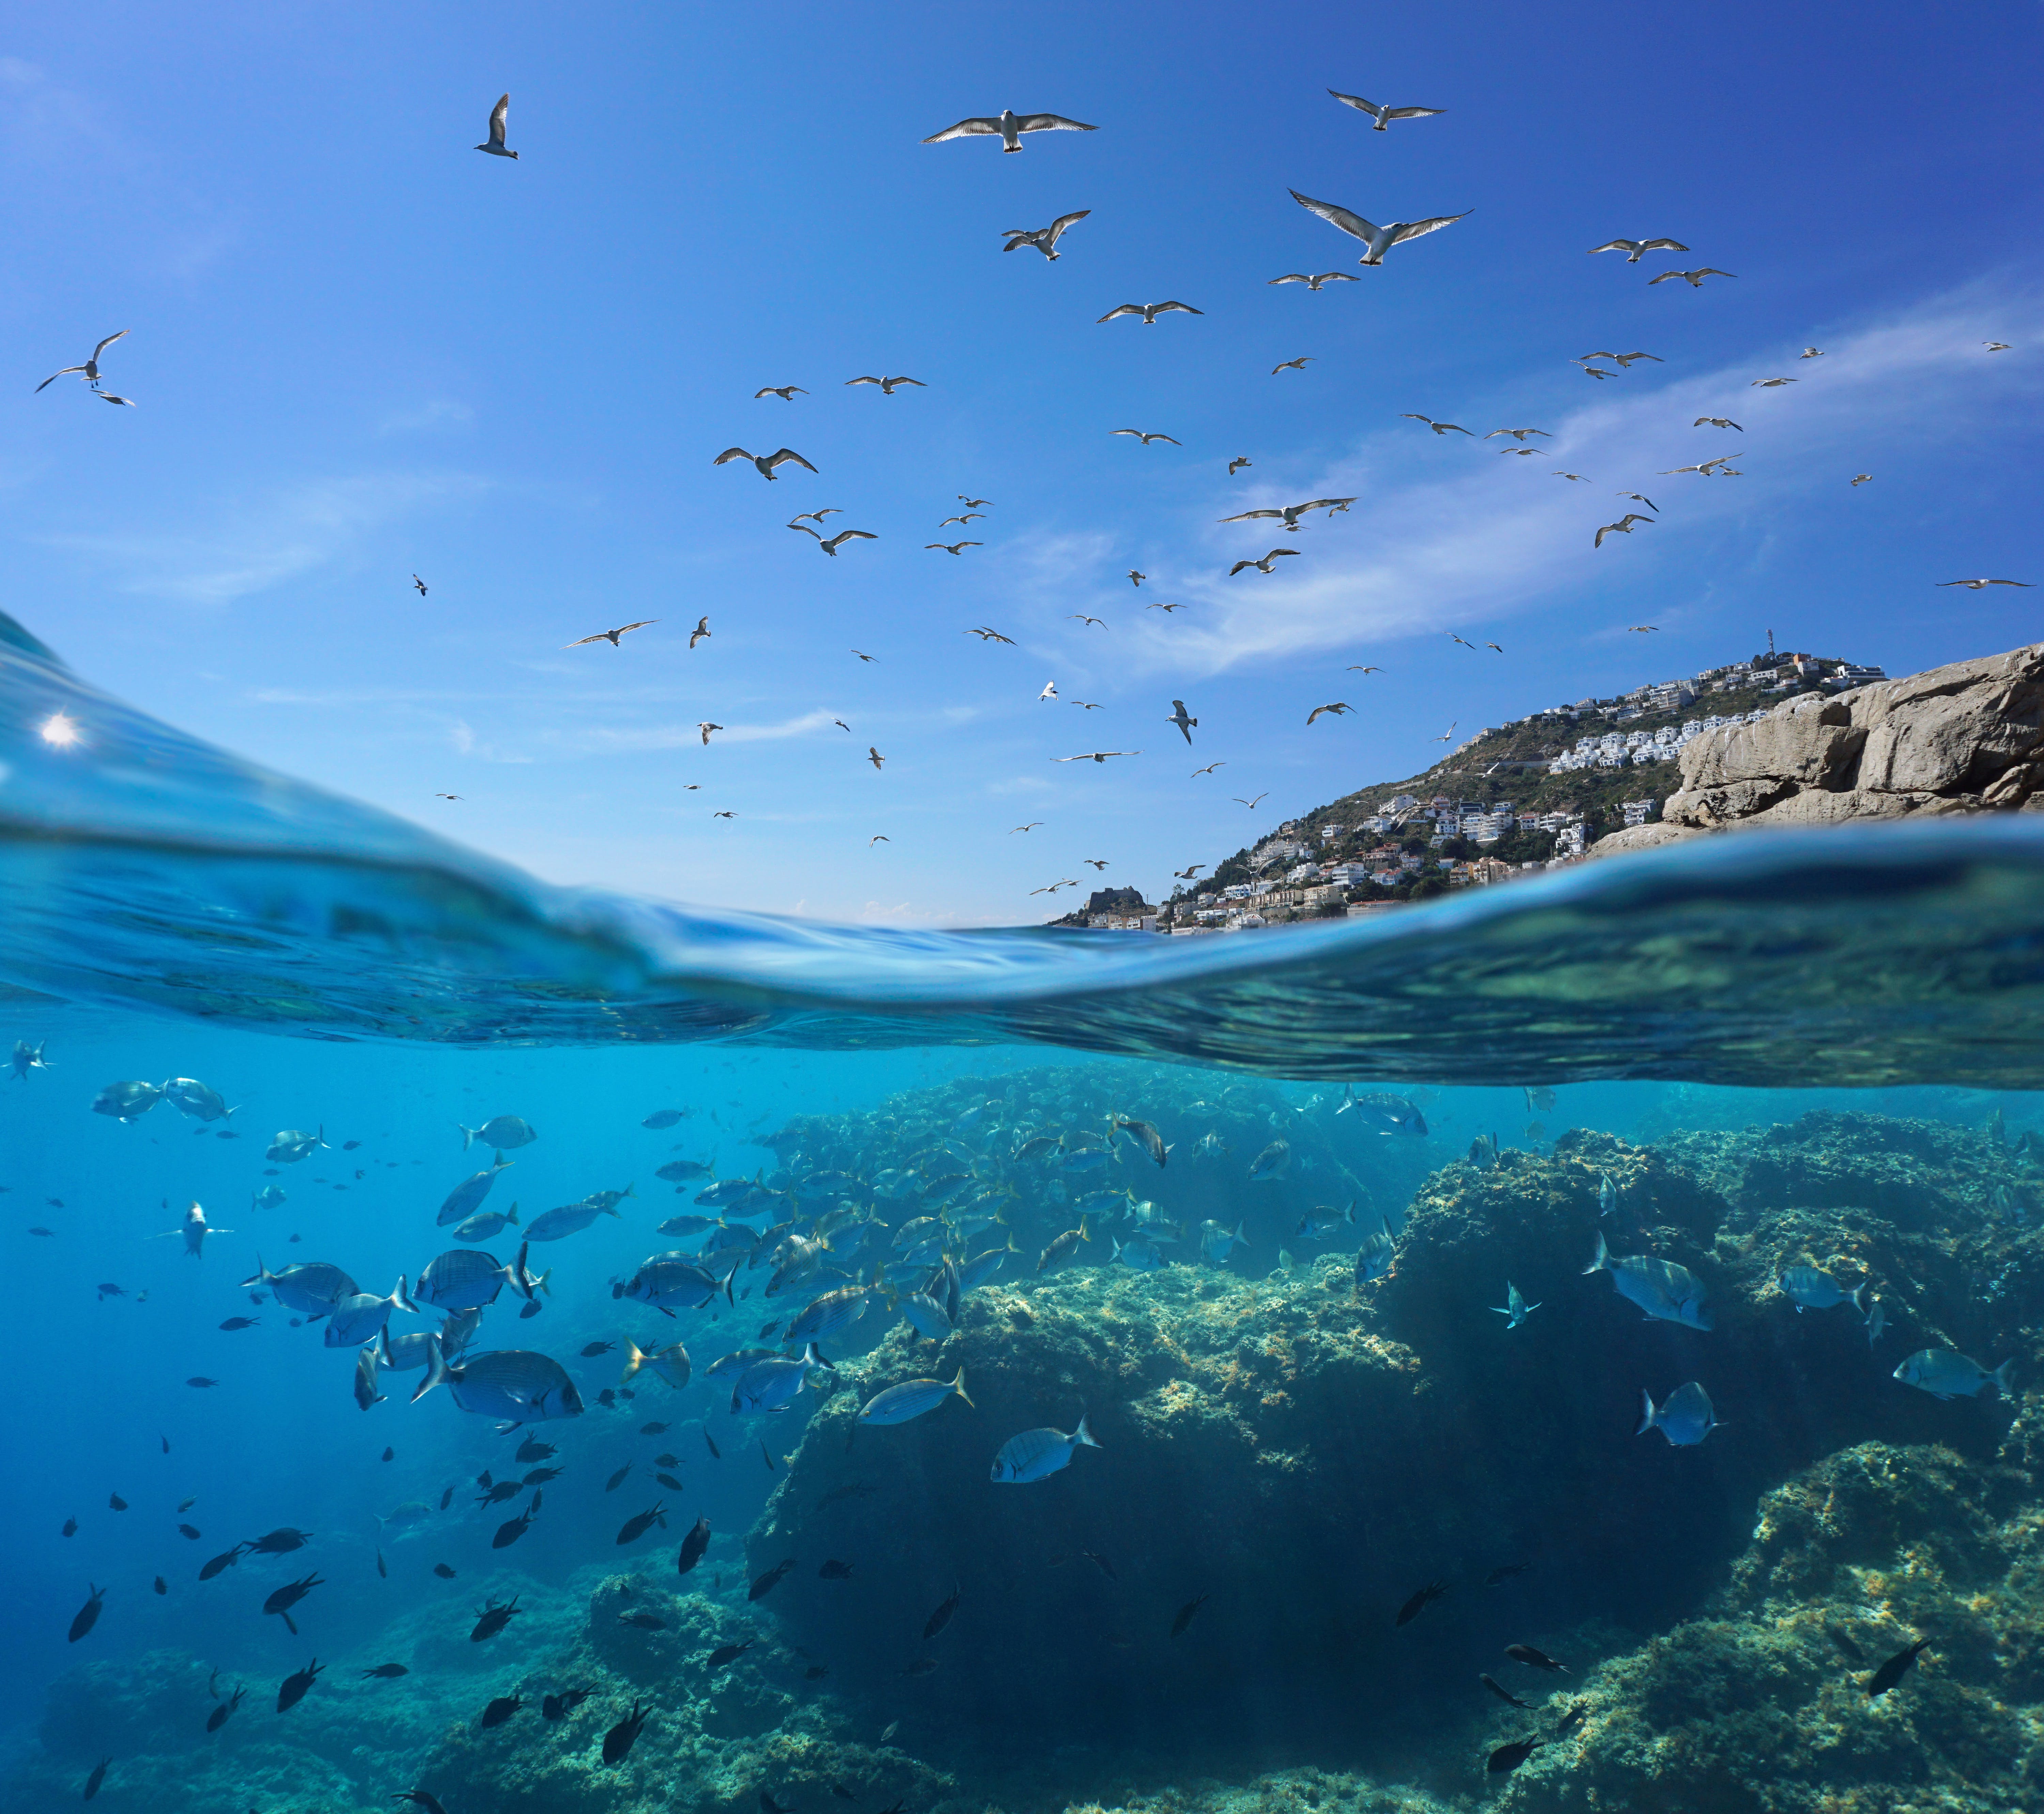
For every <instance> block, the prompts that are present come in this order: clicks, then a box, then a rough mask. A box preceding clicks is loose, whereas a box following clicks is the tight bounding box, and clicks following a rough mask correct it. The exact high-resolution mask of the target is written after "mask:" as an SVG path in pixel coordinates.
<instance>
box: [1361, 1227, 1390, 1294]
mask: <svg viewBox="0 0 2044 1814" xmlns="http://www.w3.org/2000/svg"><path fill="white" fill-rule="evenodd" d="M1397 1257H1398V1249H1397V1247H1396V1245H1395V1244H1394V1243H1393V1241H1392V1239H1391V1224H1390V1223H1389V1222H1388V1221H1386V1220H1385V1219H1384V1217H1382V1216H1378V1217H1377V1232H1376V1233H1375V1234H1374V1235H1371V1236H1368V1237H1367V1238H1366V1239H1365V1240H1364V1242H1363V1243H1362V1246H1361V1247H1358V1248H1357V1249H1356V1251H1355V1283H1356V1289H1358V1291H1359V1290H1361V1289H1362V1287H1363V1286H1366V1285H1367V1284H1369V1283H1370V1281H1371V1280H1372V1279H1374V1278H1383V1277H1384V1275H1385V1274H1386V1273H1388V1272H1389V1271H1390V1270H1391V1262H1393V1260H1395V1259H1397Z"/></svg>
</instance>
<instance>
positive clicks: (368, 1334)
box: [326, 1274, 418, 1348]
mask: <svg viewBox="0 0 2044 1814" xmlns="http://www.w3.org/2000/svg"><path fill="white" fill-rule="evenodd" d="M417 1308H418V1306H417V1305H415V1304H414V1303H413V1301H411V1299H410V1298H409V1297H406V1296H405V1280H404V1276H403V1274H399V1275H398V1288H397V1289H396V1290H394V1291H393V1292H392V1293H390V1296H389V1297H378V1296H377V1295H376V1294H375V1293H374V1292H373V1291H358V1292H355V1293H352V1294H351V1295H349V1296H348V1297H344V1298H342V1299H341V1300H340V1301H339V1302H338V1303H337V1304H336V1305H334V1307H333V1309H332V1313H331V1315H330V1316H329V1317H328V1321H327V1326H326V1346H327V1347H330V1348H359V1347H361V1346H362V1344H363V1343H364V1342H373V1341H375V1339H376V1338H377V1337H378V1336H380V1335H382V1332H383V1327H384V1325H385V1324H386V1323H388V1322H389V1321H390V1312H392V1311H393V1310H414V1311H415V1310H417Z"/></svg>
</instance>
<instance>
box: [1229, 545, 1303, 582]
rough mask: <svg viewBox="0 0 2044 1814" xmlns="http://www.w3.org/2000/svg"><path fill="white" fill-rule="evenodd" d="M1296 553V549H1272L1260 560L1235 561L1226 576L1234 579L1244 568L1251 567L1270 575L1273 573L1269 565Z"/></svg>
mask: <svg viewBox="0 0 2044 1814" xmlns="http://www.w3.org/2000/svg"><path fill="white" fill-rule="evenodd" d="M1297 552H1299V551H1298V550H1297V548H1273V549H1272V550H1271V551H1270V553H1268V554H1267V555H1265V556H1264V557H1263V558H1262V559H1261V560H1239V561H1237V562H1236V563H1235V565H1234V566H1232V567H1230V568H1229V569H1228V578H1230V579H1232V578H1235V575H1237V574H1238V573H1239V572H1241V571H1242V570H1243V568H1244V567H1254V568H1255V569H1256V571H1258V573H1270V572H1271V571H1274V569H1273V568H1272V567H1271V565H1270V563H1271V562H1273V561H1274V560H1279V559H1282V558H1283V557H1284V556H1285V555H1295V554H1297Z"/></svg>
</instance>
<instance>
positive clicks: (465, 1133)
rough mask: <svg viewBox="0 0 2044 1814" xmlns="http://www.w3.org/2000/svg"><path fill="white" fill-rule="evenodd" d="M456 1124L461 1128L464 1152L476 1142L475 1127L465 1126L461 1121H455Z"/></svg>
mask: <svg viewBox="0 0 2044 1814" xmlns="http://www.w3.org/2000/svg"><path fill="white" fill-rule="evenodd" d="M455 1126H456V1127H457V1128H461V1150H462V1151H463V1152H467V1151H468V1149H469V1148H470V1147H472V1146H474V1144H475V1129H474V1128H470V1127H466V1126H463V1124H462V1123H461V1122H459V1121H457V1122H455Z"/></svg>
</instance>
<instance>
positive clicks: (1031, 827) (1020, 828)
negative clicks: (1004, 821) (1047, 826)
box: [1008, 819, 1043, 838]
mask: <svg viewBox="0 0 2044 1814" xmlns="http://www.w3.org/2000/svg"><path fill="white" fill-rule="evenodd" d="M1040 824H1043V821H1042V820H1041V819H1032V820H1031V821H1029V823H1028V824H1026V825H1010V826H1009V828H1008V835H1009V836H1010V837H1011V838H1012V837H1013V836H1015V834H1016V832H1033V831H1035V828H1037V827H1038V826H1039V825H1040Z"/></svg>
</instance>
